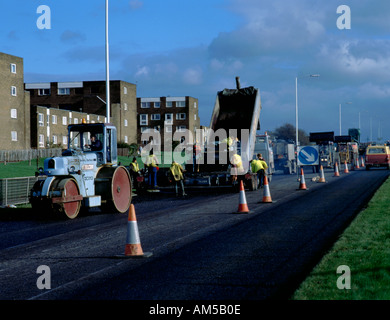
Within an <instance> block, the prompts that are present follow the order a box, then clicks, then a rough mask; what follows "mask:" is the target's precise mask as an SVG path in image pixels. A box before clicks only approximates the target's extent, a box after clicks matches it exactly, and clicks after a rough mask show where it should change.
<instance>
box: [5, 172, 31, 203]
mask: <svg viewBox="0 0 390 320" xmlns="http://www.w3.org/2000/svg"><path fill="white" fill-rule="evenodd" d="M37 180H38V178H37V177H25V178H7V179H0V206H1V207H5V206H9V205H17V204H26V203H28V202H29V201H28V196H29V194H30V190H31V188H32V187H33V185H34V183H35V181H37Z"/></svg>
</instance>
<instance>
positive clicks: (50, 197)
mask: <svg viewBox="0 0 390 320" xmlns="http://www.w3.org/2000/svg"><path fill="white" fill-rule="evenodd" d="M36 175H37V176H38V181H37V182H36V183H35V184H34V185H33V188H32V189H31V191H30V196H29V200H30V203H31V205H32V208H33V209H34V211H36V212H42V213H43V212H45V213H48V214H53V215H57V216H62V217H66V218H69V219H74V218H76V217H77V215H78V214H79V212H80V210H81V209H82V208H93V207H101V208H103V209H104V210H110V211H114V212H120V213H124V212H127V211H128V209H129V207H130V204H131V199H132V193H131V189H132V187H131V179H130V174H129V171H128V170H127V169H126V168H125V167H123V166H121V165H119V164H118V156H117V133H116V127H115V126H114V125H112V124H108V123H93V124H87V123H81V124H72V125H69V126H68V148H67V150H65V151H64V152H63V154H62V156H61V157H52V158H47V159H45V160H44V167H43V168H40V169H39V171H38V172H37V173H36Z"/></svg>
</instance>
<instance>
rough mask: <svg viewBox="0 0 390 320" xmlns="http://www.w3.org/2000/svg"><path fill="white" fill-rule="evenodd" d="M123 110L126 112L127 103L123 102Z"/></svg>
mask: <svg viewBox="0 0 390 320" xmlns="http://www.w3.org/2000/svg"><path fill="white" fill-rule="evenodd" d="M123 109H124V110H125V111H127V103H126V102H125V103H124V105H123Z"/></svg>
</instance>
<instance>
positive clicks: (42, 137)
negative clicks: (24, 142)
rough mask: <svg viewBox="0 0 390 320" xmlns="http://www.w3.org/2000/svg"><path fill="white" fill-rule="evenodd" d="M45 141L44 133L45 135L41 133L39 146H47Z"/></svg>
mask: <svg viewBox="0 0 390 320" xmlns="http://www.w3.org/2000/svg"><path fill="white" fill-rule="evenodd" d="M44 141H45V137H44V135H43V134H40V135H39V136H38V146H39V147H40V148H43V147H44V146H45V144H44Z"/></svg>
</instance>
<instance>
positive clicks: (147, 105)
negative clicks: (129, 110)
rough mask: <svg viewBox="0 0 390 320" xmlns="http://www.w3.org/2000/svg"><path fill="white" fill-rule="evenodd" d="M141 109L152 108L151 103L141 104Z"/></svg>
mask: <svg viewBox="0 0 390 320" xmlns="http://www.w3.org/2000/svg"><path fill="white" fill-rule="evenodd" d="M141 108H143V109H145V108H150V102H141Z"/></svg>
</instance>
